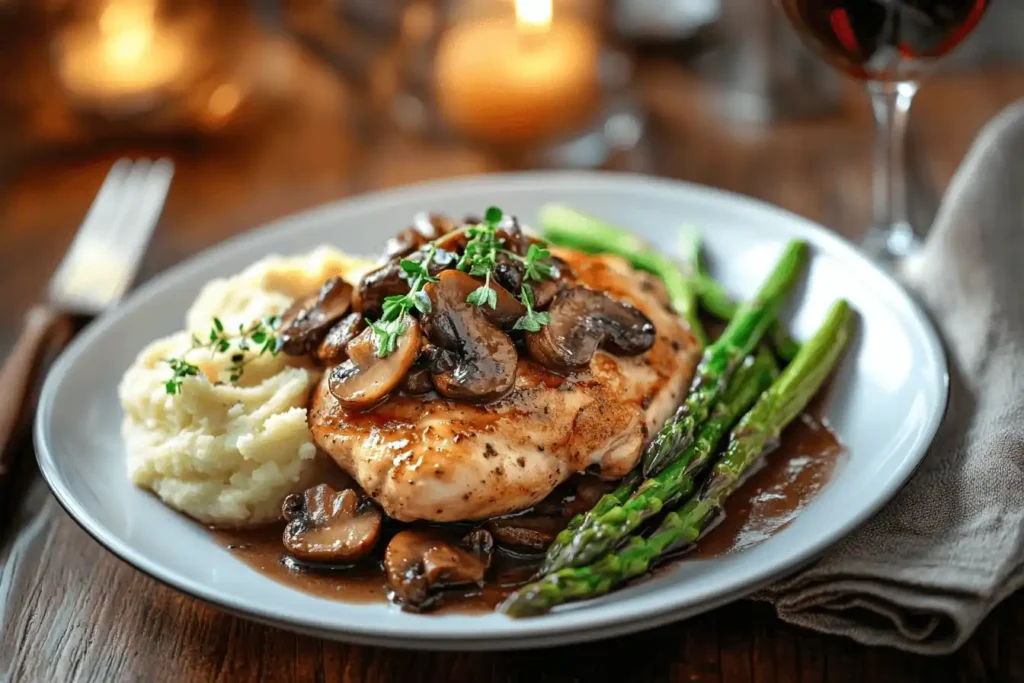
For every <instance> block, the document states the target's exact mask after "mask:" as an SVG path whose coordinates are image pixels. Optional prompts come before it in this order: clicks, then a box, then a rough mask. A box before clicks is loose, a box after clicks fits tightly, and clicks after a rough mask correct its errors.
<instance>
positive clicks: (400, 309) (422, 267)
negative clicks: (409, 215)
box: [366, 244, 451, 358]
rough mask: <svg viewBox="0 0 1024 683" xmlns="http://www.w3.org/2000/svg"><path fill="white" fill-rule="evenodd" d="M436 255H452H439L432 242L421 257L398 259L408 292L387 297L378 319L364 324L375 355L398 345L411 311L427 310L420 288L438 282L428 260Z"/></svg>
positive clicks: (427, 300)
mask: <svg viewBox="0 0 1024 683" xmlns="http://www.w3.org/2000/svg"><path fill="white" fill-rule="evenodd" d="M438 256H441V257H442V258H448V259H450V258H451V256H450V255H447V253H444V254H442V252H440V251H438V249H437V247H436V246H434V245H433V244H431V245H430V246H429V247H428V248H427V253H426V254H425V255H424V257H423V259H422V260H420V261H413V260H412V259H402V260H401V261H399V263H398V265H399V266H400V267H401V268H402V272H403V273H404V274H405V278H406V279H407V280H408V281H409V291H408V292H406V293H405V294H396V295H393V296H389V297H386V298H385V299H384V304H383V312H382V313H381V316H380V319H379V320H377V321H373V320H369V319H367V321H366V324H367V325H369V326H370V329H372V330H373V332H374V336H375V340H374V341H375V347H376V353H377V357H378V358H385V357H387V356H390V355H391V353H392V352H394V350H395V347H396V346H397V345H398V338H399V337H400V336H401V335H402V333H403V332H405V316H407V315H408V314H409V312H410V311H412V310H413V309H416V310H417V311H419V312H420V313H430V297H429V296H427V293H426V292H424V291H423V287H424V285H426V284H427V283H428V282H437V278H436V277H434V276H432V275H431V274H430V263H431V261H435V260H437V257H438Z"/></svg>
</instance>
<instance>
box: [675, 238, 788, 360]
mask: <svg viewBox="0 0 1024 683" xmlns="http://www.w3.org/2000/svg"><path fill="white" fill-rule="evenodd" d="M679 250H680V252H681V256H682V259H683V262H684V263H686V264H689V267H688V268H687V271H688V272H687V273H686V277H687V278H689V280H690V287H691V288H692V289H693V290H695V291H696V292H697V300H698V301H699V302H700V305H701V306H702V307H703V308H704V310H706V311H707V312H708V313H710V314H711V315H713V316H714V317H716V318H718V319H719V320H725V321H729V320H732V319H733V316H735V315H736V311H737V310H739V306H738V305H737V304H736V302H735V301H733V300H732V297H730V296H729V293H728V292H727V291H726V290H725V287H723V286H722V285H721V284H720V283H719V282H718V281H717V280H716V279H715V278H714V277H712V276H711V274H710V273H709V272H708V269H707V265H706V264H705V263H704V258H703V256H702V252H701V237H700V232H699V231H698V230H696V229H695V228H690V227H686V228H683V229H682V230H680V232H679ZM768 335H769V337H770V338H771V340H772V347H773V348H774V349H775V353H776V354H777V355H778V356H779V358H781V359H782V360H784V361H786V362H787V363H788V362H789V361H791V360H793V357H794V356H796V353H797V351H799V350H800V344H798V343H797V342H795V341H794V340H793V338H792V337H790V336H789V333H788V332H787V331H786V328H785V327H784V326H783V325H782V323H781V322H780V321H778V320H776V321H775V322H774V323H773V324H772V328H771V330H769V332H768Z"/></svg>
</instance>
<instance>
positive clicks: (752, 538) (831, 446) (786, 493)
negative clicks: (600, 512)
mask: <svg viewBox="0 0 1024 683" xmlns="http://www.w3.org/2000/svg"><path fill="white" fill-rule="evenodd" d="M842 452H843V451H842V447H841V445H840V444H839V442H838V440H837V439H836V437H835V435H834V434H833V433H832V432H831V431H830V430H829V429H828V427H827V426H826V425H825V424H824V422H823V421H822V420H821V419H820V418H818V417H816V416H815V415H814V413H813V412H809V413H806V414H805V415H803V416H802V419H800V420H797V421H795V422H794V423H793V424H791V425H790V426H789V427H788V428H787V429H786V430H785V432H784V433H783V435H782V440H781V443H780V445H779V448H777V449H776V450H774V451H773V452H772V453H770V454H769V455H768V456H767V457H765V458H763V465H762V466H761V468H760V469H758V470H757V471H756V472H754V473H753V474H752V475H750V476H749V477H748V478H747V479H746V481H745V482H744V483H743V485H742V486H741V487H740V488H739V489H737V491H736V492H735V493H734V494H733V495H731V496H729V498H728V499H727V501H726V503H725V514H724V515H723V517H722V519H721V520H720V523H719V524H718V525H717V526H716V527H714V528H713V529H712V530H711V531H710V532H708V533H707V534H706V535H705V536H704V537H703V538H702V539H701V540H700V541H699V542H698V544H697V547H696V548H695V549H693V552H689V553H677V554H676V555H675V556H673V557H672V558H671V559H670V560H669V563H671V562H676V561H681V560H690V559H710V558H714V557H720V556H723V555H727V554H729V553H734V552H740V551H742V550H744V549H747V548H750V547H752V546H754V545H756V544H758V543H760V542H763V541H764V540H766V539H768V538H770V537H771V536H772V535H773V534H775V533H776V532H778V531H780V530H781V529H783V528H785V527H786V526H787V525H788V524H789V523H790V522H791V521H792V520H793V519H794V518H795V517H796V516H797V515H798V514H799V512H800V511H801V510H802V509H803V508H804V507H806V506H807V505H808V504H809V503H810V502H811V501H812V500H813V499H814V498H815V496H816V495H817V494H818V493H819V492H820V491H821V490H822V488H824V486H825V485H826V484H827V483H828V482H829V480H830V479H831V477H832V475H833V473H834V472H835V469H836V466H837V464H838V463H839V462H840V461H841V456H842ZM349 485H351V484H349ZM581 486H583V487H590V491H589V492H588V495H586V496H584V495H576V493H575V491H576V490H579V487H581ZM339 488H340V487H339ZM610 488H611V484H609V483H607V482H601V481H600V480H598V479H597V478H596V477H592V476H589V475H585V476H582V477H577V478H576V479H575V480H573V481H570V482H568V483H567V484H565V485H563V486H562V487H560V488H559V489H558V490H557V491H556V492H555V493H554V494H552V497H551V498H550V499H549V500H550V502H552V503H553V504H561V505H564V506H565V508H566V512H571V513H572V514H575V513H577V512H579V511H580V510H581V509H586V507H589V505H593V503H594V502H596V497H598V496H599V495H600V493H601V492H604V491H607V490H609V489H610ZM554 499H559V500H554ZM573 503H575V505H573ZM541 507H542V506H541V505H539V506H537V508H534V509H533V510H531V511H527V512H526V513H523V514H522V515H519V516H516V517H510V518H505V519H508V520H509V522H510V523H511V522H512V521H514V520H522V519H525V518H528V517H530V516H531V515H536V513H537V509H538V508H541ZM570 516H571V515H567V516H565V517H564V518H562V520H561V524H564V523H567V522H568V519H569V517H570ZM494 522H495V520H490V523H494ZM478 526H479V525H478ZM283 528H284V525H283V524H278V525H274V526H271V527H267V528H264V529H260V530H254V531H226V530H211V533H213V535H214V537H215V538H216V539H217V541H218V542H219V543H221V544H223V546H224V547H225V548H226V549H227V550H228V551H229V552H231V553H232V554H234V555H235V556H236V557H237V558H238V559H240V560H242V561H243V562H245V563H246V564H248V565H249V566H250V567H252V568H253V569H255V570H256V571H258V572H260V573H262V574H264V575H265V576H267V577H269V578H271V579H273V580H275V581H278V582H280V583H282V584H284V585H287V586H290V587H292V588H295V589H298V590H301V591H304V592H306V593H310V594H313V595H317V596H320V597H324V598H329V599H334V600H344V601H346V602H353V603H367V602H382V601H386V600H388V592H387V588H386V585H385V581H386V577H385V573H384V568H383V554H384V548H385V547H386V546H387V543H386V542H384V541H386V539H387V538H390V537H391V536H393V535H394V534H395V533H397V532H398V531H400V530H402V529H407V528H429V529H442V530H444V531H445V532H446V533H450V534H451V535H452V537H453V538H458V537H459V536H461V535H463V534H465V533H466V532H467V531H469V530H470V529H471V528H473V526H472V525H470V524H450V525H434V526H429V527H427V526H424V525H407V524H399V523H395V522H390V521H388V522H386V524H385V529H384V530H383V532H382V536H384V537H386V538H382V539H381V542H379V543H378V544H377V549H376V550H375V551H374V553H373V554H372V555H370V556H369V557H368V558H366V559H364V560H362V561H360V562H358V563H357V564H355V565H351V566H323V565H321V566H318V565H316V564H314V563H302V562H300V561H297V560H296V559H295V558H293V557H291V556H289V555H287V554H286V552H285V549H284V547H283V545H282V542H281V535H282V530H283ZM495 535H496V536H497V537H499V539H500V534H495ZM541 559H542V555H537V554H535V555H524V554H520V553H518V552H515V551H511V550H508V549H506V548H505V547H504V546H503V545H502V542H501V541H500V540H499V541H498V543H497V548H496V549H495V551H494V553H493V560H492V563H491V566H490V569H489V570H488V571H487V575H486V579H485V582H484V584H483V586H475V585H474V586H468V587H460V588H450V589H447V590H445V591H443V592H442V593H440V594H439V596H440V597H439V599H438V600H437V601H436V602H435V603H432V604H431V605H430V609H429V611H430V612H431V613H444V612H452V611H458V612H469V613H481V612H488V611H491V610H493V609H494V608H495V607H497V605H498V604H500V603H501V602H502V600H504V598H505V597H507V596H508V595H509V594H510V593H511V592H512V591H513V590H514V589H515V588H517V587H518V586H520V585H523V584H524V583H526V582H527V581H528V580H529V579H530V578H531V576H532V575H533V573H534V571H535V570H536V569H537V567H538V566H539V565H540V562H541Z"/></svg>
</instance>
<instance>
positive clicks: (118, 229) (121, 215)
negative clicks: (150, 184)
mask: <svg viewBox="0 0 1024 683" xmlns="http://www.w3.org/2000/svg"><path fill="white" fill-rule="evenodd" d="M152 165H153V162H152V161H150V160H149V159H136V160H135V162H134V163H133V164H132V167H131V170H130V171H129V172H128V176H127V177H126V178H125V179H124V185H123V188H122V192H121V201H119V202H118V204H117V206H116V207H115V208H114V214H113V215H112V216H111V217H110V222H109V223H108V226H107V227H108V229H109V231H110V232H109V234H108V235H107V240H109V241H110V242H111V243H113V244H120V243H121V239H123V238H124V237H125V234H126V233H128V232H130V230H131V227H132V224H133V223H134V221H133V220H132V219H133V217H134V216H135V214H136V212H137V211H138V203H139V199H140V197H141V194H142V189H143V188H144V187H145V185H146V178H147V177H148V176H149V169H150V167H151V166H152Z"/></svg>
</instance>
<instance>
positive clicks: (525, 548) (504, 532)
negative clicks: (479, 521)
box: [487, 516, 565, 553]
mask: <svg viewBox="0 0 1024 683" xmlns="http://www.w3.org/2000/svg"><path fill="white" fill-rule="evenodd" d="M564 527H565V520H562V519H560V518H558V517H545V516H523V517H512V518H509V519H492V520H490V521H489V522H487V530H488V531H490V532H491V534H492V535H493V536H494V540H495V542H496V543H497V544H498V545H500V546H502V547H504V548H508V549H510V550H514V551H516V552H521V553H542V552H544V551H545V550H547V549H548V546H549V545H551V542H552V541H553V540H555V536H557V535H558V532H559V531H561V530H562V529H563V528H564Z"/></svg>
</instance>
